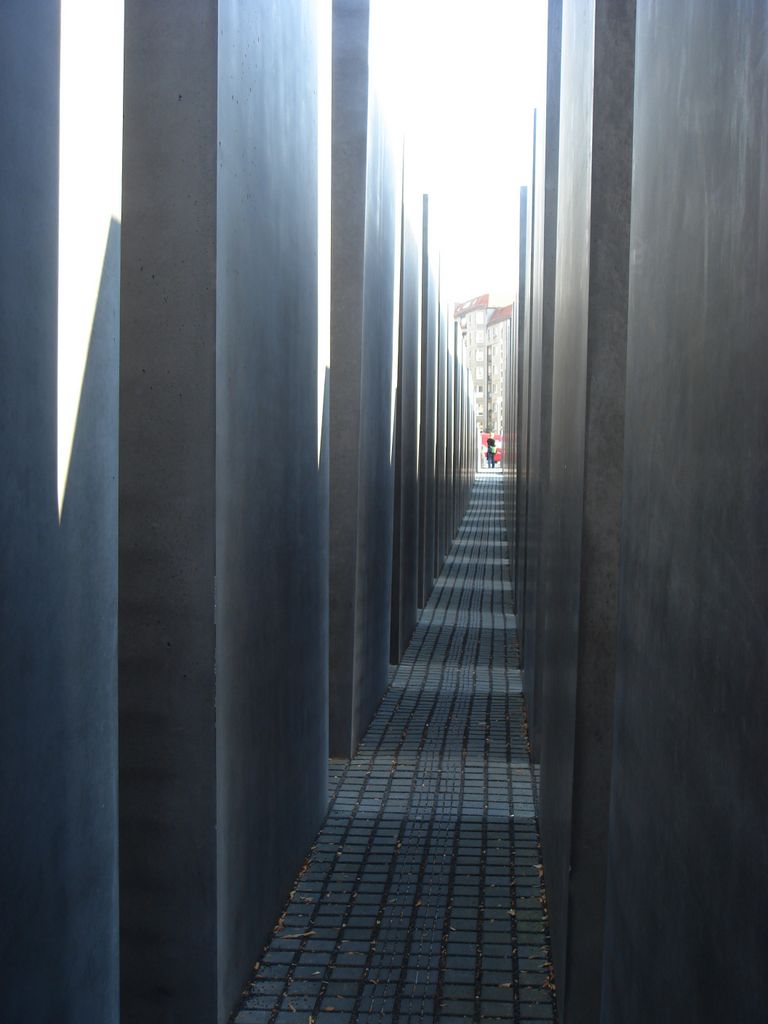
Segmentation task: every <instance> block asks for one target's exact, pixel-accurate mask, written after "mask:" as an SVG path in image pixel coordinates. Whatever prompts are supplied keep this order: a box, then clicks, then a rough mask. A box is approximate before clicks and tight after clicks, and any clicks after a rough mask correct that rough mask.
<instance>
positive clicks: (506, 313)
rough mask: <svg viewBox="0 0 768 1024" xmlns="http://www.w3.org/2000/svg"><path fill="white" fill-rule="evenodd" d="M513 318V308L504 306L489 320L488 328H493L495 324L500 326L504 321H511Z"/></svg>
mask: <svg viewBox="0 0 768 1024" xmlns="http://www.w3.org/2000/svg"><path fill="white" fill-rule="evenodd" d="M511 316H512V306H502V307H501V309H497V310H496V312H495V313H494V314H493V315H492V316H490V317H489V318H488V327H492V326H493V324H500V323H502V321H504V320H509V318H510V317H511Z"/></svg>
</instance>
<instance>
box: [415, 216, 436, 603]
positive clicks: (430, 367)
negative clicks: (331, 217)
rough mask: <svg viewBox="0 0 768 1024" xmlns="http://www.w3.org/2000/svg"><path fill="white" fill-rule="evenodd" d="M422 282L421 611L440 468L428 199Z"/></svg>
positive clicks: (430, 578) (428, 583) (429, 582)
mask: <svg viewBox="0 0 768 1024" xmlns="http://www.w3.org/2000/svg"><path fill="white" fill-rule="evenodd" d="M422 232H423V233H422V247H421V252H422V278H421V406H420V418H419V484H420V487H419V607H420V608H423V607H424V606H425V605H426V603H427V600H428V599H429V595H430V594H431V593H432V587H433V585H434V581H435V524H436V521H437V520H436V484H435V474H436V464H437V454H436V451H437V445H436V438H437V321H438V253H437V247H436V245H435V241H434V229H431V228H430V216H429V198H428V197H427V196H424V206H423V220H422Z"/></svg>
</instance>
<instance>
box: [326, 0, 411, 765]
mask: <svg viewBox="0 0 768 1024" xmlns="http://www.w3.org/2000/svg"><path fill="white" fill-rule="evenodd" d="M377 10H378V8H377V5H376V4H373V5H369V2H368V0H334V4H333V143H332V147H333V157H332V161H333V169H332V208H331V218H332V232H331V234H332V255H331V261H332V267H331V280H332V304H331V366H332V379H331V413H330V447H331V456H330V458H331V471H330V472H331V498H330V522H331V527H330V531H331V533H330V535H331V548H330V552H331V568H330V595H331V596H330V693H331V701H330V722H331V752H332V754H333V755H334V756H338V757H349V756H351V755H352V753H353V752H354V750H355V749H356V747H357V744H358V742H359V740H360V738H361V737H362V735H363V733H364V731H365V728H366V727H367V725H368V723H369V721H370V719H371V717H372V715H373V712H374V711H375V709H376V706H377V705H378V702H379V700H380V698H381V696H382V694H383V692H384V689H385V688H386V685H387V679H388V673H387V666H388V664H389V647H390V626H389V613H390V589H391V578H392V523H393V501H394V441H393V438H392V437H391V436H390V432H391V425H392V422H393V417H392V408H391V402H392V387H393V386H394V385H395V384H396V380H393V375H392V364H393V345H394V344H395V342H396V320H397V311H398V308H399V299H398V292H399V255H398V253H399V244H400V239H399V235H400V213H401V209H400V204H401V198H400V193H401V190H402V189H401V186H402V151H401V143H398V141H397V139H396V136H395V135H394V134H393V131H392V125H391V123H390V119H389V113H388V109H387V108H388V97H387V95H386V93H385V91H384V90H383V87H382V82H381V81H377V80H376V76H375V74H371V66H370V65H369V40H370V39H371V38H373V35H372V33H373V32H374V29H373V27H372V23H373V19H375V18H376V16H377V14H376V12H377ZM396 268H397V273H396Z"/></svg>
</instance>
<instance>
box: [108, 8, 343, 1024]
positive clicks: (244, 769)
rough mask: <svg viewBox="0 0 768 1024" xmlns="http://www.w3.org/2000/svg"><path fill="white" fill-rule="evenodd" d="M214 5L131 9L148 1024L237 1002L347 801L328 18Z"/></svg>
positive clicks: (134, 986)
mask: <svg viewBox="0 0 768 1024" xmlns="http://www.w3.org/2000/svg"><path fill="white" fill-rule="evenodd" d="M182 8H183V9H182ZM192 8H193V9H191V8H190V5H189V4H187V5H181V6H180V5H178V4H170V5H164V6H163V7H162V9H161V8H158V7H155V6H151V5H150V6H147V5H142V4H131V5H130V7H129V12H128V17H127V19H126V133H125V146H126V149H125V153H126V172H125V195H124V212H125V213H124V215H125V245H124V276H123V350H122V367H121V370H122V373H121V389H122V390H121V520H120V530H121V537H120V542H121V543H120V557H121V632H120V654H121V709H120V711H121V842H122V846H121V882H122V893H121V896H122V908H123V915H122V970H123V984H122V999H123V1020H124V1021H125V1022H129V1021H137V1022H138V1021H140V1022H141V1024H148V1022H151V1021H166V1020H177V1019H178V1020H181V1019H183V1020H185V1021H195V1020H200V1021H201V1022H202V1021H206V1022H210V1021H214V1020H216V1021H223V1020H226V1019H227V1017H228V1014H229V1011H230V1009H231V1007H232V1005H233V1004H234V1002H235V1000H236V998H237V996H238V995H239V993H240V991H241V987H242V984H243V983H244V981H245V979H246V978H247V976H248V973H249V971H250V969H251V968H252V965H253V963H254V961H255V959H256V958H257V956H258V954H259V950H260V948H261V945H262V942H263V940H264V938H265V936H266V934H267V932H268V930H269V928H270V927H271V925H272V923H273V922H274V919H275V917H276V916H277V914H278V913H279V909H280V906H281V904H282V902H283V900H284V898H285V896H286V895H287V891H288V888H289V886H290V882H291V881H292V879H293V878H294V877H295V874H296V872H297V870H298V869H299V867H300V865H301V862H302V860H303V858H304V856H305V855H306V850H307V848H308V846H309V843H310V841H311V838H312V835H313V834H314V832H315V830H316V828H317V826H318V824H319V821H320V819H321V817H322V815H323V813H324V810H325V805H326V786H325V779H326V765H327V751H328V746H327V716H326V701H327V640H326V636H327V617H326V615H327V613H326V600H327V596H326V595H327V590H326V587H327V538H326V534H325V527H326V523H327V518H326V512H325V509H326V504H327V478H326V474H325V469H324V462H323V461H322V452H321V457H320V462H318V451H319V439H318V437H317V431H318V423H319V422H320V417H319V415H318V407H317V403H318V363H317V343H318V322H317V162H316V160H315V159H313V154H314V153H315V151H316V142H317V101H316V98H315V97H316V84H317V83H316V78H317V45H318V44H317V24H316V17H317V14H318V12H317V9H316V6H315V5H314V4H313V3H311V2H310V0H307V2H303V0H290V2H289V0H286V2H284V3H280V4H279V5H267V4H257V5H242V4H240V3H235V2H234V0H233V2H232V3H221V4H219V5H218V6H216V5H211V4H210V3H208V2H202V0H201V2H200V3H195V4H193V5H192Z"/></svg>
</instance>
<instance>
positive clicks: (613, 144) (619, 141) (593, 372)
mask: <svg viewBox="0 0 768 1024" xmlns="http://www.w3.org/2000/svg"><path fill="white" fill-rule="evenodd" d="M562 52H563V63H562V81H561V120H560V185H559V194H558V227H557V234H558V242H557V280H556V290H555V303H556V305H555V336H554V337H555V340H554V365H553V391H552V434H551V459H550V500H551V505H552V533H551V537H552V548H551V554H552V560H553V561H552V565H553V566H556V567H557V568H556V570H555V572H554V575H553V580H552V586H551V588H549V592H548V598H549V600H548V610H547V625H546V634H545V665H544V677H543V701H542V703H543V718H542V729H543V732H542V776H541V818H542V841H543V845H544V863H545V868H546V877H547V886H548V893H549V900H550V908H551V921H552V940H553V943H552V945H553V959H554V962H555V968H556V973H557V982H558V991H559V993H560V1002H561V1008H562V1012H563V1015H564V1018H565V1020H566V1021H568V1020H587V1019H589V1020H596V1019H598V1017H599V1012H600V1007H599V1001H600V984H601V981H600V976H601V969H602V955H603V918H604V900H605V868H606V856H607V828H608V797H609V791H610V778H611V754H612V722H613V714H614V705H613V692H614V679H615V659H616V620H617V588H618V577H619V557H618V535H619V524H620V514H621V494H622V477H623V417H624V377H625V357H626V322H627V287H628V273H629V219H630V174H631V161H632V99H633V88H634V77H633V69H634V4H633V3H627V4H617V3H614V2H612V0H597V3H595V2H594V0H571V2H568V3H565V4H564V8H563V33H562ZM585 238H588V239H589V245H588V247H587V246H585V245H584V239H585Z"/></svg>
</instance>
